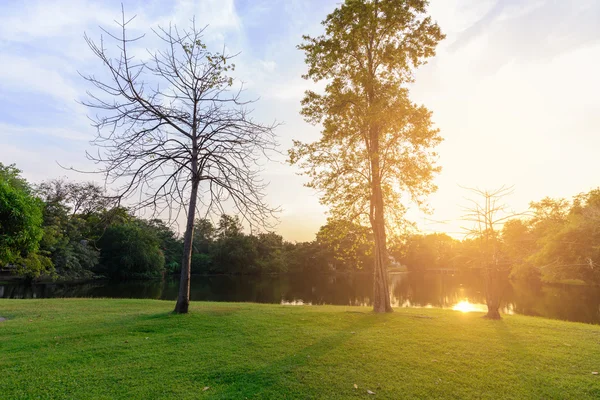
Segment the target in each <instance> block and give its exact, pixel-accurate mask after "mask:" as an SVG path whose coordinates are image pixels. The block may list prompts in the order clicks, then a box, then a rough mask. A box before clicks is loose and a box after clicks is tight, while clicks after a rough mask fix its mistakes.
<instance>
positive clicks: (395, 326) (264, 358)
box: [0, 299, 600, 399]
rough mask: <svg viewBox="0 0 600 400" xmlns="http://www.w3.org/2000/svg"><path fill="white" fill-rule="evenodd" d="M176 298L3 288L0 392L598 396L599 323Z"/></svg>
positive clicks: (68, 395)
mask: <svg viewBox="0 0 600 400" xmlns="http://www.w3.org/2000/svg"><path fill="white" fill-rule="evenodd" d="M173 306H174V303H173V302H164V301H154V300H98V299H85V300H81V299H45V300H0V316H2V317H7V318H8V319H7V320H6V321H4V322H1V323H0V397H1V398H2V399H19V398H22V399H29V398H52V399H59V398H65V399H119V398H121V399H159V398H173V399H196V398H199V399H203V398H206V399H211V398H212V399H245V398H248V399H296V398H298V399H311V398H321V399H336V398H338V399H346V398H387V399H402V398H406V399H423V398H432V399H433V398H440V399H598V398H600V376H596V375H592V371H598V370H600V326H594V325H585V324H579V323H571V322H561V321H552V320H547V319H541V318H531V317H522V316H506V317H505V318H504V320H502V321H488V320H484V319H482V318H481V315H482V314H479V313H472V314H461V313H458V312H454V311H448V310H437V309H397V310H396V312H394V313H393V314H389V315H374V314H372V313H371V312H370V310H369V309H368V308H359V307H329V306H317V307H310V306H306V307H296V306H278V305H257V304H245V303H237V304H236V303H192V305H191V307H190V314H189V315H173V314H171V309H172V308H173ZM355 384H356V385H357V387H358V389H355V388H354V385H355ZM205 387H208V389H207V390H203V389H204V388H205ZM367 390H370V391H372V392H374V393H375V394H374V395H369V394H368V393H367Z"/></svg>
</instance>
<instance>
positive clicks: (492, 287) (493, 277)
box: [484, 267, 502, 319]
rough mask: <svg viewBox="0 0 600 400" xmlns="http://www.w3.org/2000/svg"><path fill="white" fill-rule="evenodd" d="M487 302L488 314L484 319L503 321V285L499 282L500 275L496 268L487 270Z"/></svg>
mask: <svg viewBox="0 0 600 400" xmlns="http://www.w3.org/2000/svg"><path fill="white" fill-rule="evenodd" d="M484 273H485V302H486V304H487V308H488V312H487V314H486V315H485V316H484V318H488V319H502V317H501V316H500V312H499V309H500V300H501V297H502V296H501V288H500V286H501V283H500V282H499V276H498V275H499V274H498V271H497V269H495V268H494V267H491V268H486V270H485V272H484Z"/></svg>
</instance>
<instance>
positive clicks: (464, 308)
mask: <svg viewBox="0 0 600 400" xmlns="http://www.w3.org/2000/svg"><path fill="white" fill-rule="evenodd" d="M452 309H453V310H455V311H460V312H463V313H468V312H473V311H485V310H483V309H482V307H481V305H478V304H471V303H469V300H463V301H460V302H458V303H456V304H455V305H454V307H452Z"/></svg>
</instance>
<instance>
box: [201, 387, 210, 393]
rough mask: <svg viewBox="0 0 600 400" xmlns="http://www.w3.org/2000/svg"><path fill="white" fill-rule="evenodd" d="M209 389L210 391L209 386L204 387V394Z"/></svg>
mask: <svg viewBox="0 0 600 400" xmlns="http://www.w3.org/2000/svg"><path fill="white" fill-rule="evenodd" d="M208 389H210V387H209V386H204V389H202V391H203V392H206V391H207V390H208Z"/></svg>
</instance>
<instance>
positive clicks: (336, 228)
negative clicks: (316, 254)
mask: <svg viewBox="0 0 600 400" xmlns="http://www.w3.org/2000/svg"><path fill="white" fill-rule="evenodd" d="M316 242H317V244H318V245H319V247H320V249H321V252H322V253H323V254H324V255H325V257H326V258H327V263H328V265H329V266H330V268H331V269H332V270H333V271H338V272H354V271H360V270H369V271H372V269H373V262H372V257H373V234H372V232H371V229H369V228H367V227H364V226H361V225H358V224H355V223H353V222H350V221H344V220H333V219H331V218H330V219H329V220H328V221H327V224H325V225H323V226H322V227H321V228H320V229H319V231H318V232H317V237H316Z"/></svg>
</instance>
